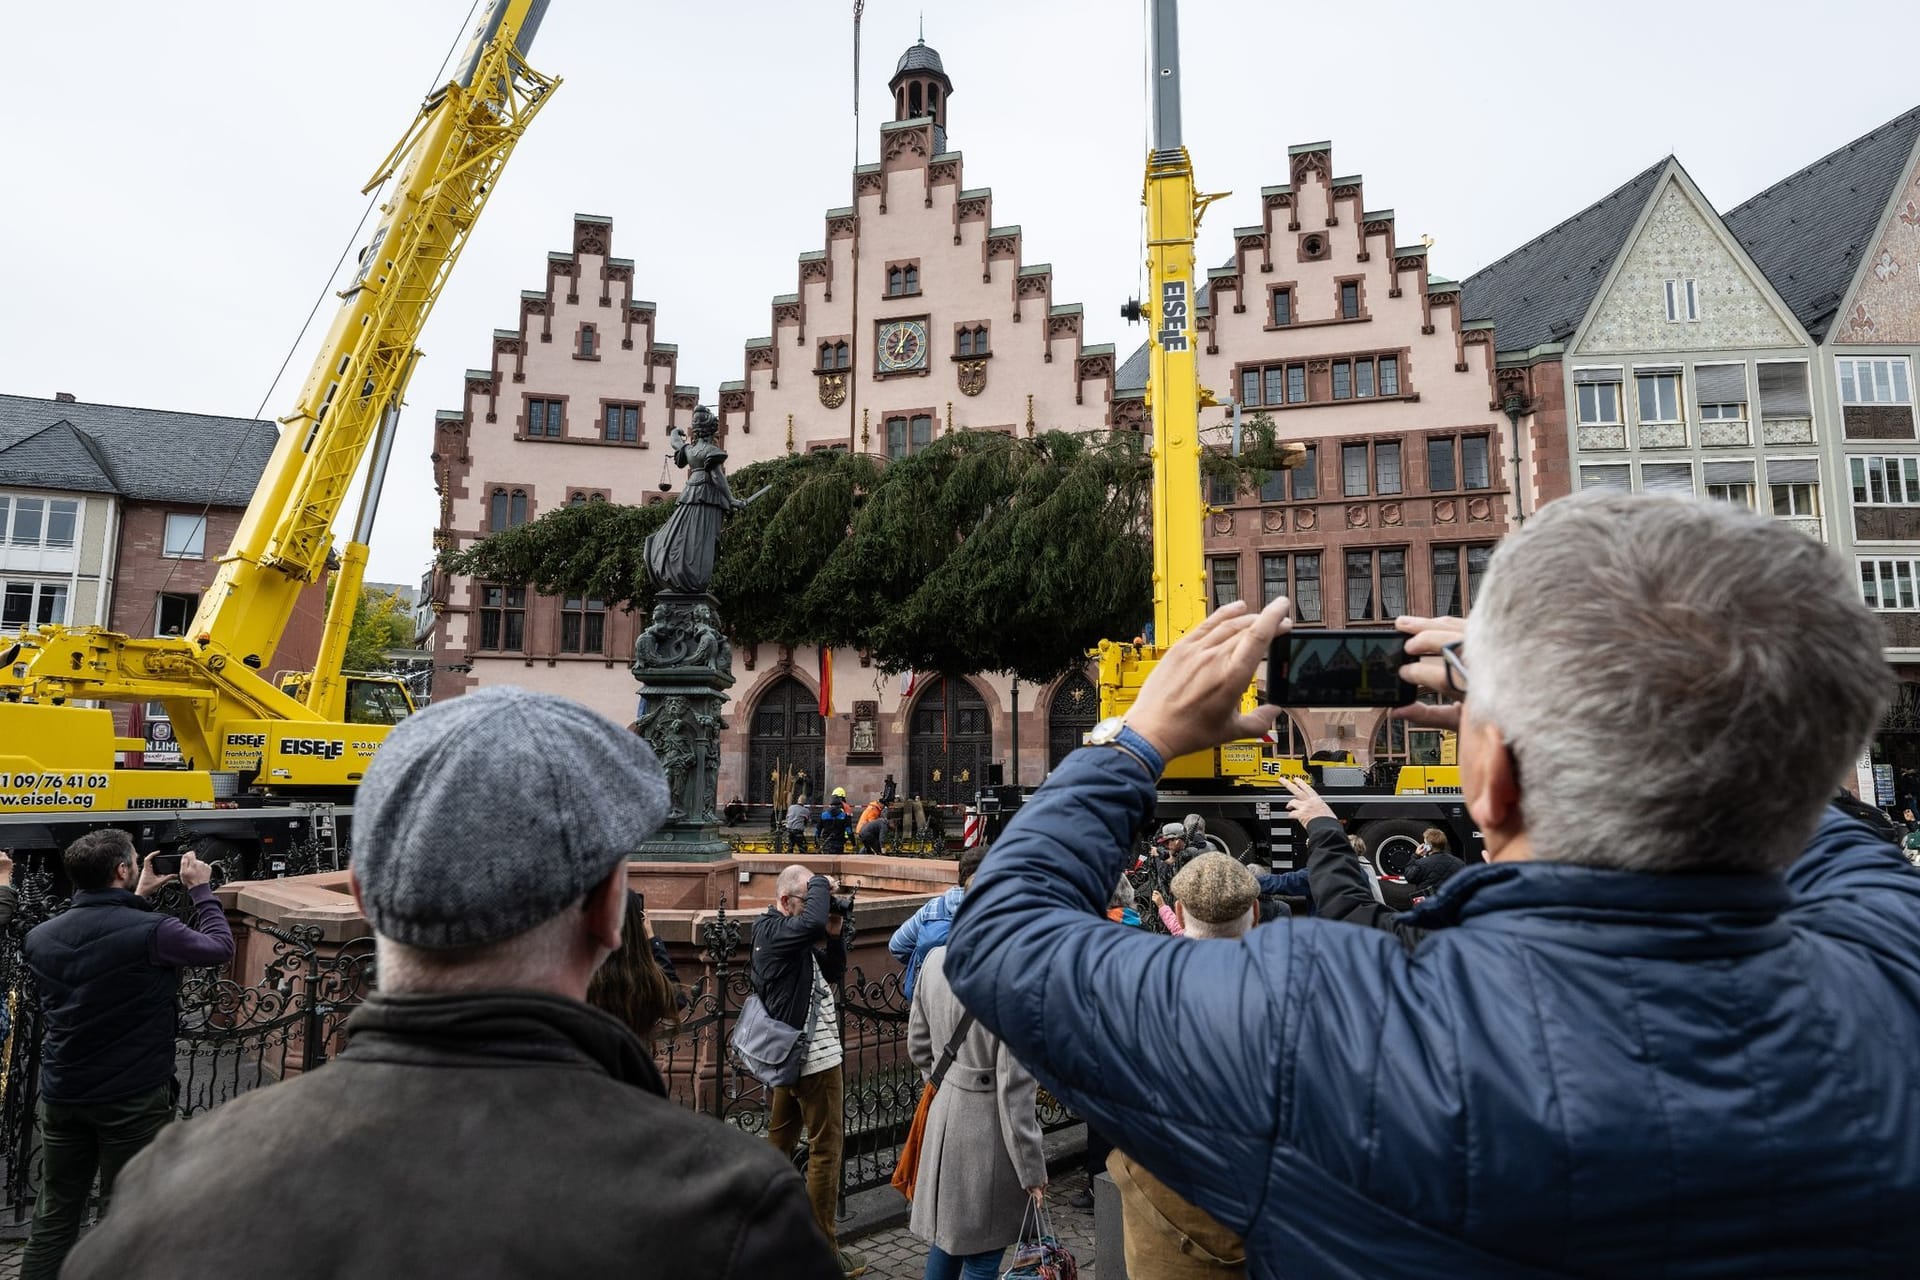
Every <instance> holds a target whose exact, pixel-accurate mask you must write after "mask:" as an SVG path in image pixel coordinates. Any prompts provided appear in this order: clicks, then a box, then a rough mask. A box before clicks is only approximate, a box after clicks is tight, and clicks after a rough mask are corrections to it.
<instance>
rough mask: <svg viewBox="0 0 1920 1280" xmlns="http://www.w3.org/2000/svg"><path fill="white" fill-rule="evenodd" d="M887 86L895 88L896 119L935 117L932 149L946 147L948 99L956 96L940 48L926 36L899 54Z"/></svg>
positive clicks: (894, 109)
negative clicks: (942, 64)
mask: <svg viewBox="0 0 1920 1280" xmlns="http://www.w3.org/2000/svg"><path fill="white" fill-rule="evenodd" d="M887 88H889V89H891V90H893V118H894V119H895V120H918V119H920V118H921V117H923V116H931V117H933V149H934V150H935V151H936V152H939V151H945V150H947V149H948V148H947V99H948V98H950V97H952V96H953V81H951V80H949V79H947V71H946V68H945V67H943V66H941V65H940V54H939V51H938V50H936V49H934V48H933V46H932V45H929V44H928V43H927V41H926V38H925V37H924V36H923V37H921V39H920V41H919V42H918V43H917V44H914V45H912V46H911V47H910V48H908V50H907V51H906V52H905V53H903V54H901V55H900V64H899V65H898V66H896V67H895V68H894V69H893V79H891V80H889V81H887Z"/></svg>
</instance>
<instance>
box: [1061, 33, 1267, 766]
mask: <svg viewBox="0 0 1920 1280" xmlns="http://www.w3.org/2000/svg"><path fill="white" fill-rule="evenodd" d="M1152 23H1153V29H1152V32H1151V38H1152V62H1151V64H1150V69H1151V73H1152V79H1153V150H1152V152H1151V153H1150V154H1149V155H1148V157H1147V181H1146V190H1145V193H1144V196H1143V202H1144V203H1145V205H1146V210H1147V297H1146V298H1145V299H1143V300H1142V301H1141V302H1139V303H1137V304H1133V305H1130V306H1129V307H1128V309H1127V312H1126V314H1127V316H1128V318H1130V319H1143V318H1144V319H1146V320H1147V321H1148V328H1149V330H1150V332H1149V334H1148V337H1147V344H1148V351H1147V413H1148V415H1149V417H1150V418H1151V420H1152V423H1153V447H1152V455H1151V456H1152V458H1153V632H1152V634H1151V636H1149V637H1147V640H1146V643H1140V644H1136V643H1129V642H1126V641H1118V640H1103V641H1101V642H1100V648H1099V669H1100V714H1101V716H1102V717H1103V718H1104V717H1108V716H1120V715H1125V714H1126V711H1127V709H1128V708H1129V707H1131V706H1132V705H1133V700H1134V697H1135V696H1136V695H1137V694H1138V693H1139V690H1140V685H1141V684H1142V683H1143V682H1144V681H1145V680H1146V678H1147V675H1148V673H1149V672H1151V671H1152V670H1153V667H1154V664H1155V663H1156V662H1158V661H1159V660H1160V655H1161V653H1162V652H1164V651H1165V650H1166V648H1167V646H1169V645H1171V644H1172V643H1173V642H1174V641H1176V640H1178V639H1179V638H1180V637H1181V636H1183V635H1185V634H1186V633H1187V632H1189V631H1191V630H1192V629H1193V628H1194V626H1195V625H1196V624H1198V623H1199V622H1200V621H1201V620H1202V619H1203V618H1205V617H1206V616H1207V586H1206V560H1205V553H1204V537H1205V524H1206V509H1205V504H1204V503H1203V502H1202V500H1201V496H1200V451H1201V443H1200V410H1201V409H1202V408H1203V407H1207V406H1211V405H1214V404H1215V403H1216V401H1215V400H1214V398H1213V396H1212V395H1211V394H1210V393H1209V392H1208V391H1207V389H1206V388H1204V387H1202V386H1201V385H1200V364H1199V358H1198V353H1197V352H1196V350H1195V345H1196V342H1195V329H1194V308H1195V306H1196V304H1197V302H1198V294H1197V291H1196V289H1195V287H1194V248H1193V246H1194V237H1195V236H1196V234H1197V233H1198V232H1199V229H1200V219H1201V217H1202V216H1203V215H1204V214H1205V213H1206V211H1207V206H1208V205H1210V204H1212V203H1213V202H1214V201H1215V200H1219V199H1221V198H1223V197H1224V196H1226V195H1228V194H1230V193H1228V192H1224V191H1223V192H1215V193H1212V194H1202V193H1201V192H1200V191H1198V189H1197V188H1196V187H1195V186H1194V180H1193V159H1192V157H1190V156H1189V155H1188V154H1187V149H1186V147H1185V145H1184V144H1183V143H1182V141H1181V130H1180V18H1179V6H1178V4H1177V3H1176V2H1175V0H1155V3H1154V5H1153V14H1152ZM1256 696H1257V695H1256V693H1255V691H1254V690H1253V689H1251V688H1249V689H1248V691H1247V695H1246V707H1247V709H1249V710H1251V709H1252V707H1253V705H1254V699H1255V698H1256ZM1260 766H1261V745H1260V743H1258V742H1252V741H1249V742H1230V743H1227V744H1226V745H1225V746H1222V747H1217V748H1215V749H1214V750H1212V751H1205V752H1198V753H1196V754H1194V755H1189V756H1181V757H1180V758H1179V759H1177V760H1171V761H1168V762H1167V772H1166V776H1167V777H1168V778H1174V779H1181V778H1189V779H1209V778H1210V779H1245V780H1248V781H1252V780H1255V779H1258V778H1259V777H1260V776H1261V767H1260Z"/></svg>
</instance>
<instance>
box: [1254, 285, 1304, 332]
mask: <svg viewBox="0 0 1920 1280" xmlns="http://www.w3.org/2000/svg"><path fill="white" fill-rule="evenodd" d="M1283 293H1284V294H1286V295H1287V320H1286V323H1284V324H1282V323H1280V322H1279V321H1276V320H1275V319H1274V318H1273V312H1274V304H1275V302H1276V301H1277V300H1278V299H1279V296H1280V295H1281V294H1283ZM1299 323H1300V282H1299V281H1298V280H1282V281H1281V282H1280V283H1279V284H1270V285H1268V286H1267V320H1266V324H1265V325H1263V326H1262V328H1263V330H1264V331H1265V332H1267V333H1272V332H1274V331H1275V330H1277V329H1292V328H1294V327H1296V326H1297V325H1298V324H1299Z"/></svg>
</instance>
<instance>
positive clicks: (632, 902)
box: [627, 889, 647, 916]
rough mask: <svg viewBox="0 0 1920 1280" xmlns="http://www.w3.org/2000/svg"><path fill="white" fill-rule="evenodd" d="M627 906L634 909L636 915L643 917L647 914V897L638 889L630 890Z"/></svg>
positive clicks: (628, 891)
mask: <svg viewBox="0 0 1920 1280" xmlns="http://www.w3.org/2000/svg"><path fill="white" fill-rule="evenodd" d="M627 905H628V906H629V907H631V908H632V909H633V913H634V914H635V915H641V916H643V915H645V914H647V895H646V894H644V893H642V892H640V891H639V890H638V889H629V890H627Z"/></svg>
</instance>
